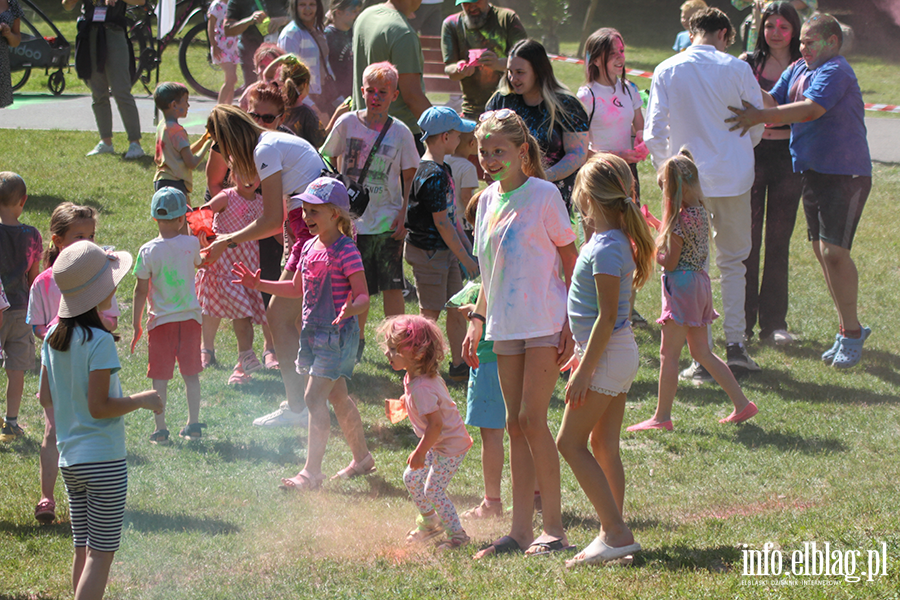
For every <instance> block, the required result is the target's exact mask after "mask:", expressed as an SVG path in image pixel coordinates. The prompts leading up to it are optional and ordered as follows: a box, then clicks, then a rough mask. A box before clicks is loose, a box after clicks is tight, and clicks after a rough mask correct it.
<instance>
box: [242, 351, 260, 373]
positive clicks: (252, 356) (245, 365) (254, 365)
mask: <svg viewBox="0 0 900 600" xmlns="http://www.w3.org/2000/svg"><path fill="white" fill-rule="evenodd" d="M238 360H239V361H240V364H241V369H242V370H243V371H244V373H246V374H247V375H250V374H251V373H256V372H257V371H261V370H262V368H263V366H262V365H261V364H260V362H259V359H258V358H256V353H255V352H253V350H247V351H246V352H241V353H240V354H238Z"/></svg>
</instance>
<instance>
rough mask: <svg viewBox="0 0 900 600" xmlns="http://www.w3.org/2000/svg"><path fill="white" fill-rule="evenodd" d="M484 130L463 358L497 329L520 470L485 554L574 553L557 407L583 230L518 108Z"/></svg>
mask: <svg viewBox="0 0 900 600" xmlns="http://www.w3.org/2000/svg"><path fill="white" fill-rule="evenodd" d="M475 135H476V137H477V138H478V155H479V160H480V161H481V166H482V168H483V169H484V171H485V173H486V174H487V175H488V176H490V177H491V178H492V179H493V180H494V183H493V184H491V185H490V186H489V187H488V188H487V189H486V190H485V191H484V193H482V194H481V196H480V197H479V200H478V209H477V213H476V220H475V244H474V248H475V253H476V255H477V256H478V262H479V267H480V269H481V273H482V278H483V283H482V289H481V293H480V294H479V297H478V302H477V303H476V308H475V310H474V311H472V312H471V313H469V328H468V331H467V332H466V338H465V340H464V341H463V355H464V356H465V357H466V362H467V363H468V364H469V365H470V366H472V367H477V366H478V356H477V354H476V350H477V347H478V341H479V339H480V338H481V329H482V327H487V331H486V339H488V340H489V341H492V342H494V352H495V353H496V354H497V368H498V371H499V375H500V384H501V388H502V390H503V400H504V402H505V403H506V420H507V423H506V426H507V430H508V431H509V438H510V468H511V470H512V474H513V518H512V528H511V530H510V534H509V535H508V536H504V537H502V538H500V539H499V540H496V541H495V542H493V543H492V544H490V545H489V546H487V547H486V548H484V549H483V550H482V551H481V552H479V553H478V554H476V558H481V557H483V556H487V555H488V554H500V553H504V552H512V551H517V550H521V549H527V553H528V554H545V553H549V552H555V551H559V550H567V549H570V548H571V547H570V546H569V544H568V540H567V538H566V532H565V530H564V529H563V524H562V515H561V512H560V483H559V455H558V454H557V451H556V443H555V442H554V440H553V435H552V434H551V433H550V429H549V427H548V426H547V408H548V406H549V404H550V396H551V394H552V393H553V388H554V386H555V384H556V380H557V378H558V377H559V375H558V373H559V370H560V367H562V366H563V365H564V364H566V362H567V361H568V359H569V357H570V356H571V355H572V352H573V350H574V342H573V341H572V334H571V332H570V331H569V325H568V320H567V318H566V289H567V288H568V285H569V284H570V283H571V279H572V270H573V268H574V266H575V261H576V260H577V258H578V251H577V250H576V249H575V233H574V232H573V231H572V227H571V223H570V221H569V216H568V214H567V212H566V208H565V204H564V203H563V200H562V197H561V196H560V194H559V190H558V189H557V187H556V186H555V185H553V184H552V183H550V182H548V181H545V180H544V179H543V177H544V170H543V167H542V166H541V152H540V149H539V147H538V145H537V141H536V140H535V139H534V137H533V136H532V135H531V134H530V133H529V131H528V127H527V126H526V125H525V123H524V122H523V121H522V119H521V118H520V117H519V116H518V115H517V114H516V113H515V112H513V111H512V110H510V109H506V108H504V109H500V110H496V111H490V112H487V113H485V114H483V115H482V116H481V123H480V124H479V126H478V129H477V130H476V132H475ZM561 273H564V275H565V279H563V276H562V275H561ZM535 478H536V479H537V484H538V487H539V489H540V491H541V498H542V503H543V532H542V533H541V535H540V536H538V537H537V538H536V539H535V538H534V535H533V531H532V527H531V520H532V506H533V497H534V490H535Z"/></svg>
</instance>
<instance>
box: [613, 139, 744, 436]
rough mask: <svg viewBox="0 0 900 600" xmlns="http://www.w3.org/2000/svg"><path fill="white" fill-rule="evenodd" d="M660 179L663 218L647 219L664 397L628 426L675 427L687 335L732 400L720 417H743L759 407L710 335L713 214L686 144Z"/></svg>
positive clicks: (714, 315)
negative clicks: (658, 301) (657, 277)
mask: <svg viewBox="0 0 900 600" xmlns="http://www.w3.org/2000/svg"><path fill="white" fill-rule="evenodd" d="M658 182H659V185H660V187H661V188H662V191H663V220H662V223H660V222H659V221H658V220H656V219H655V218H653V217H652V216H650V215H649V212H646V208H645V216H647V221H648V222H649V223H650V225H652V226H653V227H655V228H656V229H658V230H659V232H660V233H659V236H658V237H657V238H656V244H657V249H658V250H657V255H656V262H658V263H659V264H660V265H662V267H663V269H665V272H664V273H663V276H662V315H660V317H659V319H658V320H657V321H656V322H657V323H659V324H661V325H662V326H663V327H662V344H661V346H660V350H659V360H660V365H659V400H658V404H657V406H656V413H655V414H654V415H653V416H652V417H651V418H649V419H647V420H646V421H642V422H640V423H638V424H636V425H632V426H631V427H629V428H628V429H627V430H628V431H643V430H645V429H666V430H668V431H672V403H673V402H674V401H675V392H676V390H677V389H678V359H679V357H680V356H681V349H682V348H683V347H684V341H685V339H687V343H688V347H689V348H690V350H691V356H692V357H693V359H694V360H696V361H697V362H699V363H700V364H701V365H703V367H704V368H706V370H707V371H709V374H710V375H712V376H713V379H715V380H716V383H718V384H719V385H720V386H722V389H723V390H725V393H726V394H728V397H729V398H731V401H732V402H733V403H734V411H733V412H732V413H731V414H730V415H728V416H727V417H725V418H724V419H721V420H719V422H720V423H742V422H744V421H746V420H747V419H750V418H752V417H753V416H754V415H755V414H756V413H758V412H759V409H758V408H757V407H756V404H754V403H753V402H750V401H749V400H747V397H746V396H745V395H744V392H743V391H741V386H740V385H738V382H737V380H736V379H735V378H734V375H733V374H732V373H731V369H729V368H728V365H726V364H725V363H724V362H723V361H722V359H721V358H719V357H718V356H716V355H715V354H713V352H712V350H710V348H709V342H708V341H707V327H708V326H709V325H710V323H712V322H713V321H714V320H715V319H716V318H717V317H718V316H719V315H718V314H717V313H716V311H715V310H714V309H713V306H712V287H711V285H710V283H709V275H708V274H707V273H706V262H707V258H708V255H709V218H708V213H707V211H706V208H704V206H703V192H702V191H701V189H700V179H699V173H698V172H697V165H695V164H694V160H693V157H692V156H691V154H690V152H688V151H687V150H686V149H685V148H682V149H681V151H680V152H679V153H678V154H677V155H675V156H673V157H672V158H670V159H668V160H667V161H666V162H665V163H663V166H662V168H661V169H660V171H659V176H658Z"/></svg>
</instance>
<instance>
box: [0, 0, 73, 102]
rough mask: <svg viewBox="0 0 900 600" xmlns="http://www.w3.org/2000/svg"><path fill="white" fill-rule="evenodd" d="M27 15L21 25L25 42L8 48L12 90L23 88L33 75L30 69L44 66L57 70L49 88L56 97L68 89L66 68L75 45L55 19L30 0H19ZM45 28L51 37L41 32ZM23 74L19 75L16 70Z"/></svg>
mask: <svg viewBox="0 0 900 600" xmlns="http://www.w3.org/2000/svg"><path fill="white" fill-rule="evenodd" d="M20 3H21V4H22V9H23V11H24V12H25V17H24V18H23V19H22V20H21V24H22V28H21V30H22V43H21V44H19V45H18V46H17V47H16V48H10V49H9V67H10V70H11V71H12V72H13V77H12V81H13V90H18V89H20V88H21V87H22V86H23V85H25V83H26V82H27V81H28V78H29V77H30V76H31V69H44V71H45V72H47V73H49V72H50V69H56V71H54V72H53V73H50V79H49V80H48V81H47V87H48V88H50V91H51V92H53V94H54V95H55V96H59V95H60V94H62V93H63V90H65V89H66V76H65V74H64V73H63V68H64V67H68V66H69V55H70V54H71V52H72V47H71V45H70V44H69V42H68V40H66V38H65V36H64V35H63V34H62V32H61V31H60V30H59V29H58V28H57V27H56V25H54V24H53V21H51V20H50V18H49V17H48V16H47V15H45V14H44V13H43V12H42V11H41V9H39V8H38V7H37V6H36V5H35V4H34V2H32V1H31V0H20ZM39 27H40V28H41V29H44V28H45V27H46V31H45V33H52V34H53V35H52V36H43V35H41V31H40V30H39ZM17 72H18V73H21V75H20V76H17V75H16V73H17Z"/></svg>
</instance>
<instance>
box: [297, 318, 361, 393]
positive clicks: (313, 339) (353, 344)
mask: <svg viewBox="0 0 900 600" xmlns="http://www.w3.org/2000/svg"><path fill="white" fill-rule="evenodd" d="M357 347H359V323H358V322H357V320H356V318H355V317H354V318H353V319H352V321H351V322H350V323H346V324H345V325H343V327H340V328H338V327H337V326H326V327H319V326H316V325H307V326H304V327H303V329H302V330H301V331H300V351H299V352H297V361H296V363H295V364H296V367H297V372H298V373H300V374H301V375H306V374H309V375H312V376H313V377H322V378H324V379H330V380H331V381H337V380H338V379H339V378H341V377H346V378H347V379H350V378H351V377H353V367H354V366H356V349H357Z"/></svg>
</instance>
